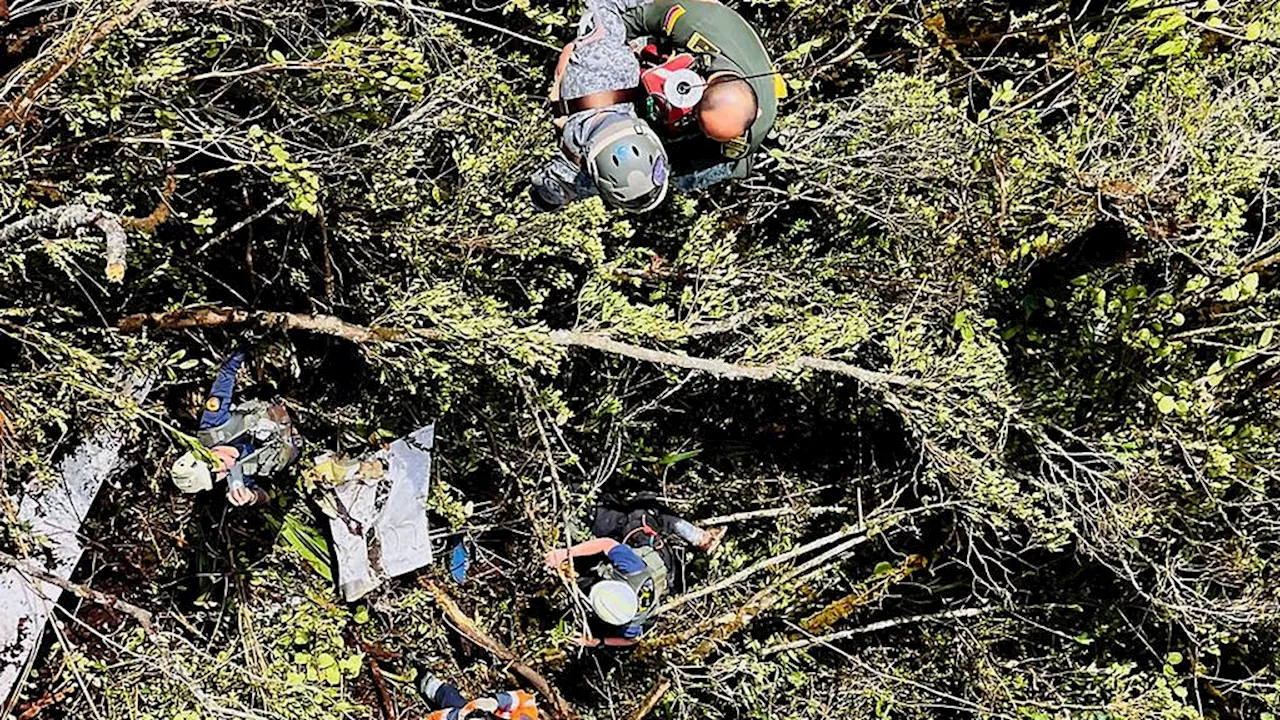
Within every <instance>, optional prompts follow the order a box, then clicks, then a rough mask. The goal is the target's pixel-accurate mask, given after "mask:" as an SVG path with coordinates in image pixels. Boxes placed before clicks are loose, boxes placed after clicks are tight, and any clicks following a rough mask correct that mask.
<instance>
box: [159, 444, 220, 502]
mask: <svg viewBox="0 0 1280 720" xmlns="http://www.w3.org/2000/svg"><path fill="white" fill-rule="evenodd" d="M169 475H170V477H172V478H173V484H174V485H177V486H178V489H179V490H181V491H182V492H184V493H198V492H200V491H202V490H209V489H211V488H212V487H213V473H211V472H210V471H209V466H208V464H206V463H205V461H203V460H201V459H200V458H198V457H196V454H195V453H193V452H191V451H187V452H184V453H182V455H180V456H178V459H177V460H174V461H173V467H172V468H170V470H169Z"/></svg>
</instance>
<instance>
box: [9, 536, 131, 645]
mask: <svg viewBox="0 0 1280 720" xmlns="http://www.w3.org/2000/svg"><path fill="white" fill-rule="evenodd" d="M0 565H7V566H8V567H11V568H13V569H14V570H17V571H18V572H20V573H22V574H24V575H28V576H30V577H32V578H35V579H36V580H40V581H41V582H47V583H49V584H50V585H54V586H57V587H60V588H62V589H63V590H65V591H67V592H69V593H72V594H74V595H75V596H76V597H79V598H84V599H85V600H88V601H90V602H94V603H97V604H99V605H101V606H103V607H107V608H111V609H113V610H119V611H120V612H122V613H125V614H126V615H128V616H130V617H132V618H133V619H134V620H137V621H138V624H139V625H141V626H142V629H143V630H145V631H146V632H147V634H148V635H154V634H155V633H156V628H155V624H154V622H153V616H152V615H151V613H150V612H149V611H147V610H144V609H142V608H140V607H138V606H137V605H134V604H132V603H128V602H125V601H124V600H121V599H120V598H118V597H116V596H114V595H108V594H106V593H104V592H100V591H98V590H94V589H93V588H91V587H88V586H86V585H77V584H76V583H73V582H71V581H70V580H63V579H62V578H60V577H58V576H57V575H54V574H53V573H51V572H49V571H47V570H45V569H44V568H42V567H39V566H38V565H35V564H34V563H31V562H28V561H26V560H23V559H22V558H18V557H14V556H13V555H10V554H9V553H7V552H0Z"/></svg>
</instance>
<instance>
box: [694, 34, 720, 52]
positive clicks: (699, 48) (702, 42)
mask: <svg viewBox="0 0 1280 720" xmlns="http://www.w3.org/2000/svg"><path fill="white" fill-rule="evenodd" d="M689 49H690V50H691V51H693V52H695V53H699V54H702V55H719V54H720V48H719V47H718V46H717V45H716V44H715V43H713V42H711V41H710V40H708V39H707V36H706V35H703V34H702V33H700V32H695V33H694V34H692V35H690V36H689Z"/></svg>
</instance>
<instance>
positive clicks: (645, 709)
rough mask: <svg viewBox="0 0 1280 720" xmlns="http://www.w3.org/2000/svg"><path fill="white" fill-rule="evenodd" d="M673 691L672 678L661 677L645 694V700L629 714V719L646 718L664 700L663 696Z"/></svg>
mask: <svg viewBox="0 0 1280 720" xmlns="http://www.w3.org/2000/svg"><path fill="white" fill-rule="evenodd" d="M670 691H671V680H669V679H668V678H659V679H658V681H657V682H655V683H654V684H653V687H652V688H650V690H649V692H648V694H646V695H645V696H644V701H643V702H641V703H640V705H639V706H638V707H637V708H636V709H635V710H634V711H633V712H632V713H631V714H630V715H628V716H627V720H644V718H645V717H646V716H647V715H648V714H649V713H651V712H653V709H654V708H656V707H658V703H660V702H662V698H663V697H665V696H666V694H667V693H668V692H670Z"/></svg>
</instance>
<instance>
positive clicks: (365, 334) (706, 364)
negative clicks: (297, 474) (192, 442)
mask: <svg viewBox="0 0 1280 720" xmlns="http://www.w3.org/2000/svg"><path fill="white" fill-rule="evenodd" d="M224 325H258V326H261V327H274V328H281V329H285V330H307V331H310V332H316V333H321V334H325V335H332V336H334V337H340V338H343V339H345V340H350V341H351V342H355V343H360V344H366V343H374V342H405V341H409V340H442V339H444V334H443V333H441V332H439V331H436V330H430V329H423V328H412V329H395V328H385V327H376V326H375V327H365V326H363V325H356V324H353V323H349V322H347V321H345V320H341V319H339V318H336V317H334V316H332V315H300V314H296V313H282V312H265V311H264V312H255V311H248V310H237V309H234V308H188V309H182V310H175V311H173V312H167V313H149V314H148V313H142V314H138V315H130V316H129V317H126V318H124V319H123V320H121V321H120V323H119V328H120V330H121V331H122V332H137V331H138V330H140V329H142V328H144V327H149V328H154V329H157V330H178V329H183V328H195V327H218V326H224ZM543 337H545V339H546V341H547V342H549V343H551V344H552V345H559V346H561V347H581V348H591V349H593V350H600V351H602V352H606V353H609V354H611V355H617V356H620V357H626V358H631V359H633V360H640V361H642V362H649V363H654V364H657V365H667V366H670V367H679V368H685V369H688V370H697V371H700V372H705V373H708V374H710V375H715V376H716V377H722V378H727V379H730V380H737V379H748V380H770V379H773V378H776V377H779V376H781V375H783V374H784V373H787V372H799V371H801V370H805V369H809V370H819V371H822V372H830V373H835V374H838V375H844V376H846V377H851V378H854V379H856V380H858V381H860V382H863V383H866V384H867V385H871V386H873V387H879V388H884V387H887V386H891V385H897V386H920V385H923V384H924V383H923V382H922V381H921V380H918V379H916V378H910V377H907V376H905V375H894V374H890V373H882V372H877V371H875V370H865V369H863V368H859V367H855V366H853V365H849V364H848V363H842V362H836V361H834V360H823V359H821V358H814V357H801V358H799V359H798V360H796V361H795V362H793V363H790V364H779V365H753V364H746V363H731V362H725V361H723V360H712V359H708V358H699V357H693V356H691V355H685V354H682V353H673V352H666V351H664V350H650V349H649V348H643V347H640V346H639V345H632V344H630V343H624V342H621V341H618V340H614V339H613V338H611V337H609V336H608V335H605V334H603V333H584V332H574V331H570V330H553V331H551V332H549V333H546V334H545V335H544V336H543Z"/></svg>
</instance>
